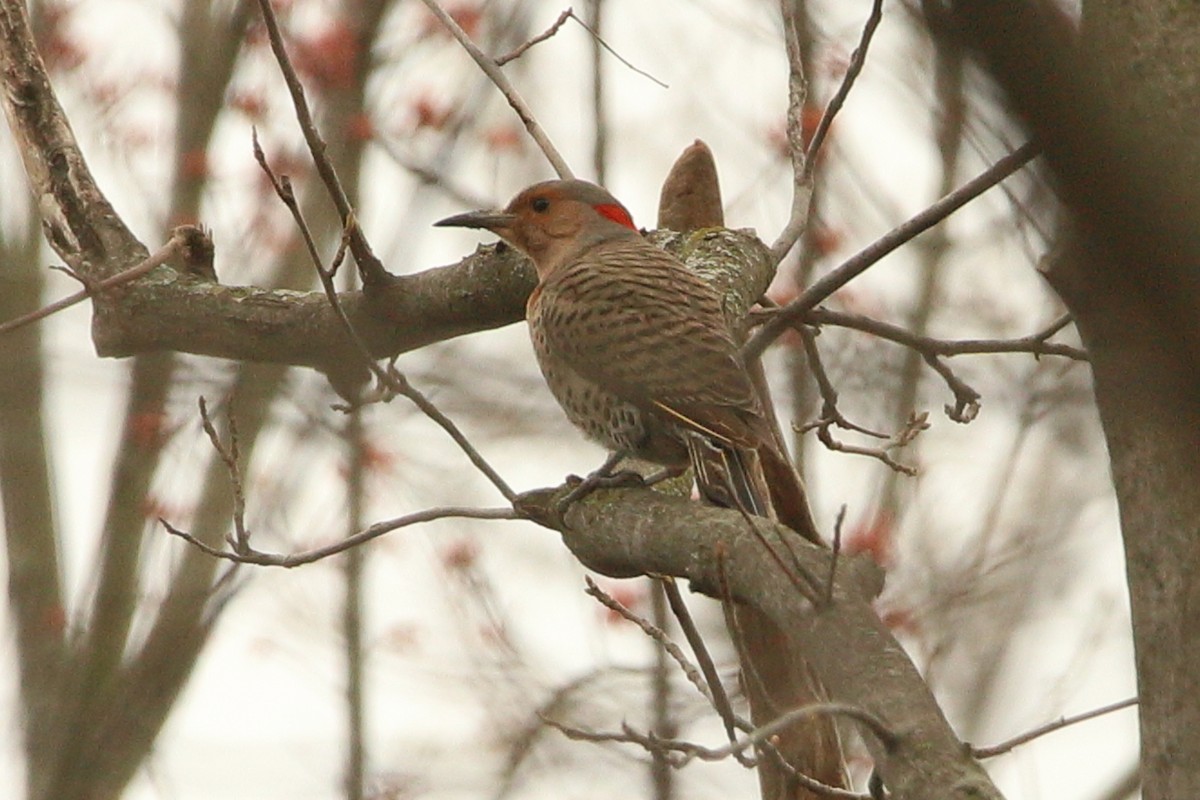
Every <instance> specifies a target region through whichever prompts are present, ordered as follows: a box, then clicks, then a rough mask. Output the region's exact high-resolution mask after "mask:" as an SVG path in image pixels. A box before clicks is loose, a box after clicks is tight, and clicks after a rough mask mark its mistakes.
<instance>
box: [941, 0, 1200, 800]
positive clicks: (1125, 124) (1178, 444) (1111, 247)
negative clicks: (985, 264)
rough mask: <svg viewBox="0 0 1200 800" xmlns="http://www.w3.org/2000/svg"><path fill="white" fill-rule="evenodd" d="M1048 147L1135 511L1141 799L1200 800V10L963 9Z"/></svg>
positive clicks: (1130, 575) (1124, 499)
mask: <svg viewBox="0 0 1200 800" xmlns="http://www.w3.org/2000/svg"><path fill="white" fill-rule="evenodd" d="M957 9H958V13H959V19H960V22H961V23H962V24H963V27H962V30H963V31H964V32H965V33H966V35H967V37H968V38H969V39H970V41H971V42H972V43H974V44H975V46H977V47H978V48H979V49H980V51H981V52H982V53H983V54H984V55H985V56H986V57H987V59H988V61H989V63H990V65H991V68H992V71H993V74H994V75H995V76H996V78H997V79H998V80H999V81H1000V82H1001V84H1002V85H1003V86H1004V88H1005V89H1006V90H1007V92H1008V94H1009V97H1010V98H1011V100H1012V102H1013V103H1014V105H1015V106H1016V108H1017V110H1018V111H1019V112H1020V113H1021V114H1022V115H1023V116H1024V118H1025V119H1026V121H1027V122H1028V124H1029V125H1030V127H1031V128H1032V129H1033V130H1034V132H1035V134H1036V135H1037V136H1038V138H1039V139H1041V141H1042V144H1043V146H1044V148H1045V152H1046V157H1047V161H1048V162H1049V164H1050V167H1051V168H1052V170H1053V171H1054V176H1055V179H1056V182H1057V187H1058V189H1059V193H1060V196H1061V197H1062V198H1063V200H1064V202H1065V204H1066V205H1067V207H1068V208H1069V210H1070V211H1071V213H1072V217H1073V219H1072V221H1071V223H1070V233H1069V234H1067V235H1066V236H1065V237H1064V239H1063V241H1062V242H1061V243H1060V247H1059V252H1058V253H1057V255H1056V257H1055V258H1053V259H1052V260H1051V262H1050V265H1049V269H1048V271H1047V278H1048V279H1049V280H1050V281H1051V283H1052V284H1053V286H1054V287H1055V289H1056V290H1057V291H1058V292H1059V294H1060V295H1061V296H1062V297H1063V300H1064V301H1065V302H1066V303H1067V305H1068V307H1069V308H1070V309H1071V312H1072V314H1073V315H1074V317H1075V320H1076V323H1077V325H1078V327H1079V330H1080V333H1081V335H1082V337H1083V339H1084V343H1085V344H1086V346H1087V349H1088V352H1089V355H1090V357H1091V363H1092V372H1093V376H1094V380H1095V393H1096V402H1097V405H1098V407H1099V410H1100V417H1101V422H1102V424H1103V427H1104V434H1105V438H1106V440H1107V443H1108V450H1109V457H1110V460H1111V468H1112V475H1113V483H1114V486H1115V488H1116V494H1117V501H1118V504H1119V507H1120V518H1121V528H1122V537H1123V540H1124V544H1125V554H1126V572H1127V579H1128V583H1129V594H1130V601H1131V607H1132V618H1133V636H1134V646H1135V653H1136V664H1137V677H1138V695H1139V698H1140V702H1141V709H1140V711H1141V718H1140V724H1141V748H1142V773H1141V774H1142V780H1143V797H1145V798H1146V800H1174V799H1175V798H1182V797H1200V670H1198V669H1197V668H1196V665H1197V664H1200V613H1198V611H1200V146H1198V145H1197V142H1200V6H1197V5H1196V4H1194V3H1180V2H1175V0H1130V1H1129V2H1096V3H1088V2H1085V4H1084V25H1083V28H1082V37H1081V38H1076V36H1075V34H1074V31H1072V30H1070V29H1069V27H1068V26H1067V25H1065V24H1064V23H1065V21H1064V20H1063V19H1062V18H1061V17H1060V16H1059V15H1058V14H1057V13H1056V10H1055V9H1053V8H1052V6H1051V5H1049V4H1041V3H1033V2H1019V1H1014V0H1006V1H1003V2H1002V1H999V0H997V1H995V2H966V0H964V1H963V2H960V3H959V4H958V5H957Z"/></svg>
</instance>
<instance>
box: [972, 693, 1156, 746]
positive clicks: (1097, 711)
mask: <svg viewBox="0 0 1200 800" xmlns="http://www.w3.org/2000/svg"><path fill="white" fill-rule="evenodd" d="M1137 703H1138V699H1137V698H1136V697H1130V698H1128V699H1127V700H1121V701H1120V702H1117V703H1110V704H1109V705H1106V706H1101V707H1100V708H1093V709H1092V710H1091V711H1085V712H1083V713H1082V714H1076V715H1075V716H1073V717H1059V718H1058V719H1056V720H1054V721H1053V722H1047V723H1046V724H1045V725H1041V726H1039V727H1037V728H1034V729H1033V730H1031V731H1026V732H1025V733H1022V734H1021V735H1020V736H1014V737H1013V738H1011V739H1006V740H1005V741H1003V742H1000V744H994V745H992V746H991V747H972V748H971V755H973V756H974V757H975V758H992V757H993V756H998V755H1001V754H1003V753H1007V752H1008V751H1010V750H1012V749H1013V748H1014V747H1018V746H1020V745H1023V744H1026V743H1028V742H1032V741H1033V740H1034V739H1037V738H1038V737H1040V736H1045V735H1046V734H1047V733H1054V731H1058V730H1062V729H1063V728H1066V727H1068V726H1070V725H1075V724H1076V723H1079V722H1086V721H1087V720H1089V719H1095V718H1096V717H1102V716H1104V715H1105V714H1111V713H1112V712H1114V711H1120V710H1121V709H1123V708H1129V707H1130V706H1135V705H1137Z"/></svg>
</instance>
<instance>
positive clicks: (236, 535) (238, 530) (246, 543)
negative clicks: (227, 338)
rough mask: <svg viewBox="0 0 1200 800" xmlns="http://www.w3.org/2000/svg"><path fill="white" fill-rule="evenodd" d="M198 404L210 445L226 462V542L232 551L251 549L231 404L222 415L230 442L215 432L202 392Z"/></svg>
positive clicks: (235, 426)
mask: <svg viewBox="0 0 1200 800" xmlns="http://www.w3.org/2000/svg"><path fill="white" fill-rule="evenodd" d="M197 405H198V406H199V407H200V424H201V425H202V426H203V427H204V433H205V434H207V435H208V440H209V442H211V443H212V446H213V449H214V450H216V451H217V455H218V456H219V457H220V458H221V461H222V462H223V463H224V464H225V471H226V472H227V473H228V474H229V484H230V487H231V488H232V490H233V535H232V536H230V537H228V539H229V544H230V546H232V547H233V551H234V552H235V553H239V554H242V553H248V552H251V550H252V549H251V547H250V531H248V530H247V529H246V492H245V489H244V485H243V482H242V467H241V453H240V452H239V447H238V431H237V422H236V420H235V417H234V414H233V408H232V404H231V403H229V404H227V405H226V409H225V418H226V419H227V420H229V444H225V443H224V442H222V441H221V437H220V435H218V434H217V427H216V426H215V425H213V421H212V418H211V417H210V416H209V415H208V403H207V402H205V400H204V396H203V395H201V396H200V397H199V398H197ZM197 544H199V542H197ZM201 549H205V546H204V545H201Z"/></svg>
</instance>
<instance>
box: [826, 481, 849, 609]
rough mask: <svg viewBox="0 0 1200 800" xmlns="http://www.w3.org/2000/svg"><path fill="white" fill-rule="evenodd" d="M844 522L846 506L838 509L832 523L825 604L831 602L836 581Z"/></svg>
mask: <svg viewBox="0 0 1200 800" xmlns="http://www.w3.org/2000/svg"><path fill="white" fill-rule="evenodd" d="M845 522H846V504H845V503H842V507H841V508H839V509H838V515H837V519H836V520H834V523H833V550H832V552H831V553H830V556H829V581H828V582H827V583H826V584H825V602H826V604H828V603H832V602H833V586H834V583H835V582H836V580H837V568H838V558H839V557H840V556H841V554H842V525H843V524H844V523H845Z"/></svg>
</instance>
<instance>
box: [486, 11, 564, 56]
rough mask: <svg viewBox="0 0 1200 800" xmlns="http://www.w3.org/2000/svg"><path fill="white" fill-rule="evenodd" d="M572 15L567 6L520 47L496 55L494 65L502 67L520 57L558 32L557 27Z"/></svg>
mask: <svg viewBox="0 0 1200 800" xmlns="http://www.w3.org/2000/svg"><path fill="white" fill-rule="evenodd" d="M573 16H575V12H574V11H572V10H571V9H569V8H568V9H567V10H566V11H564V12H562V13H561V14H559V15H558V19H556V20H554V24H553V25H551V26H550V27H549V28H547V29H546V30H545V31H543V32H542V33H539V34H538V35H537V36H535V37H533V38H532V39H530V40H529V41H528V42H525V43H524V44H522V45H521V46H520V47H518V48H517V49H516V50H513V51H512V52H511V53H506V54H504V55H502V56H499V57H497V58H496V66H497V67H503V66H504V65H505V64H507V63H508V62H510V61H516V60H517V59H518V58H520V57H521V56H522V55H524V54H525V51H526V50H528V49H529V48H531V47H533V46H534V45H535V44H541V43H542V42H544V41H546V40H547V39H549V38H550V37H552V36H554V34H556V33H558V29H559V28H561V27H562V26H563V25H564V24H565V23H566V21H567V20H569V19H570V18H571V17H573Z"/></svg>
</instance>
